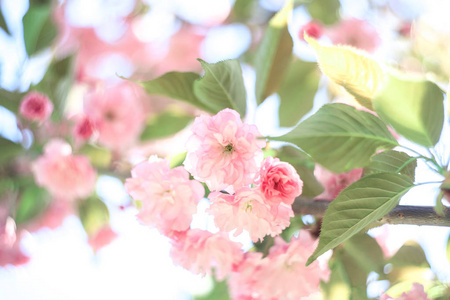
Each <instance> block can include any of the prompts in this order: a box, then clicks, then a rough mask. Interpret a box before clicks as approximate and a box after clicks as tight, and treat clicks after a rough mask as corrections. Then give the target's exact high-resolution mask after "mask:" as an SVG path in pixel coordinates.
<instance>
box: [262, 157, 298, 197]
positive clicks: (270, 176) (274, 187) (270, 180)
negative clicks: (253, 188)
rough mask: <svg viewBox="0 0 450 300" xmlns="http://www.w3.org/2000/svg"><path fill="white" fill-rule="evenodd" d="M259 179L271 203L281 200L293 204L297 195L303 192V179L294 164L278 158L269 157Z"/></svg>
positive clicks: (263, 191)
mask: <svg viewBox="0 0 450 300" xmlns="http://www.w3.org/2000/svg"><path fill="white" fill-rule="evenodd" d="M259 174H260V177H259V178H258V180H257V183H258V184H259V188H260V189H261V191H262V193H263V194H264V197H265V198H266V201H267V202H269V203H271V204H279V203H280V202H283V203H286V204H288V205H291V204H292V203H294V200H295V197H297V196H299V195H300V194H301V193H302V187H303V181H301V179H300V177H299V176H298V174H297V171H296V170H295V169H294V167H293V166H291V165H290V164H288V163H287V162H282V161H280V160H279V159H278V158H273V157H271V156H269V157H267V158H266V159H265V160H264V162H263V164H262V167H261V170H260V171H259Z"/></svg>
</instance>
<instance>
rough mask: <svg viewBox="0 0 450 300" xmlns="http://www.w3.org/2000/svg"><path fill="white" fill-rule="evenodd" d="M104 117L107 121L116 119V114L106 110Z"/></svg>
mask: <svg viewBox="0 0 450 300" xmlns="http://www.w3.org/2000/svg"><path fill="white" fill-rule="evenodd" d="M105 119H106V120H108V121H114V119H116V114H115V113H114V112H112V111H108V112H106V114H105Z"/></svg>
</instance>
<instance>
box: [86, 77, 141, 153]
mask: <svg viewBox="0 0 450 300" xmlns="http://www.w3.org/2000/svg"><path fill="white" fill-rule="evenodd" d="M138 95H139V94H138V93H137V92H136V91H135V90H134V87H133V86H131V85H130V84H128V83H121V84H117V85H113V86H108V87H104V89H101V90H97V91H94V92H91V93H88V94H87V95H86V97H85V107H84V110H85V113H86V115H87V116H88V117H89V118H90V119H91V120H92V122H93V123H94V125H95V127H96V128H97V130H98V134H99V136H98V141H99V143H101V144H103V145H105V146H107V147H111V148H112V149H115V150H123V149H124V148H126V147H127V146H129V145H130V144H131V143H133V142H134V141H135V140H136V139H137V138H138V136H139V134H140V133H141V131H142V129H143V127H144V125H145V123H144V117H145V116H144V113H143V108H142V105H141V103H140V102H139V100H138V99H137V97H138Z"/></svg>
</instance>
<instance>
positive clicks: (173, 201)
mask: <svg viewBox="0 0 450 300" xmlns="http://www.w3.org/2000/svg"><path fill="white" fill-rule="evenodd" d="M131 176H132V178H127V180H126V182H125V188H126V191H127V193H128V194H130V196H131V197H133V198H134V199H135V200H138V201H141V202H142V210H141V211H140V212H139V214H138V218H139V219H140V220H141V221H142V222H143V223H144V224H147V225H150V226H154V227H156V228H158V229H159V230H160V231H161V232H162V233H164V234H166V235H171V234H172V231H185V230H187V229H188V228H189V226H190V224H191V221H192V215H193V214H194V213H195V212H196V211H197V203H198V202H199V201H200V199H202V197H203V196H204V194H205V190H204V188H203V186H202V184H201V183H200V182H198V181H195V180H189V173H188V172H187V171H186V170H185V169H184V168H183V167H177V168H174V169H170V166H169V162H168V161H167V160H163V159H160V158H157V157H156V156H152V157H151V158H150V159H149V160H148V161H144V162H141V163H140V164H138V165H136V166H135V167H134V168H133V169H132V170H131Z"/></svg>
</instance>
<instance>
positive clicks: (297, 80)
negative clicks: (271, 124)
mask: <svg viewBox="0 0 450 300" xmlns="http://www.w3.org/2000/svg"><path fill="white" fill-rule="evenodd" d="M319 79H320V74H319V72H318V69H317V66H316V64H315V63H310V62H304V61H301V60H295V61H294V62H292V63H291V65H290V66H289V68H288V70H287V74H286V76H285V78H284V80H283V82H282V84H281V86H280V89H279V90H278V95H279V96H280V108H279V110H278V115H279V119H280V126H281V127H291V126H295V125H296V124H297V123H298V121H300V119H301V118H302V117H303V116H304V115H305V114H306V113H308V112H309V111H310V110H311V109H312V108H313V104H314V97H315V95H316V92H317V88H318V86H319Z"/></svg>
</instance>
